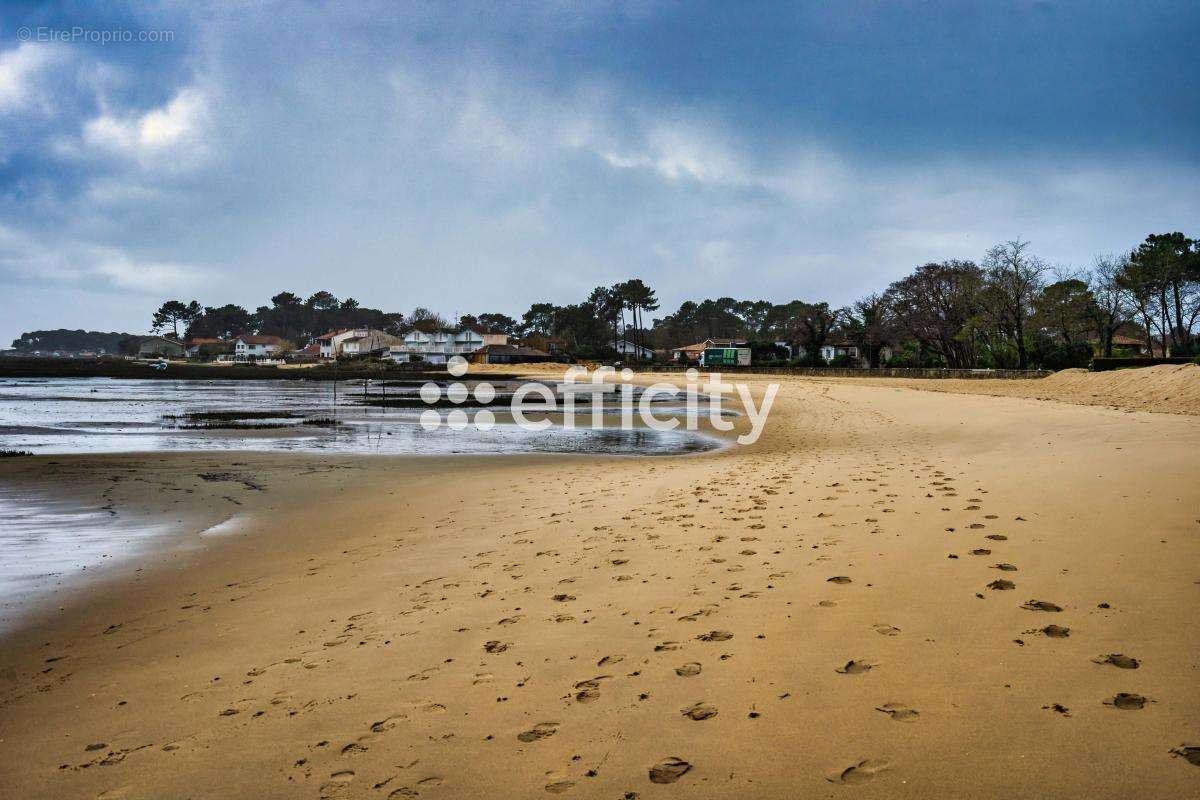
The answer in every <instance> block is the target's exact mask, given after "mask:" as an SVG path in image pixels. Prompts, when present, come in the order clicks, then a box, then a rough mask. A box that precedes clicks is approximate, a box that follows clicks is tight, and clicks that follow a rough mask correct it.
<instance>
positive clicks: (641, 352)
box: [613, 339, 654, 361]
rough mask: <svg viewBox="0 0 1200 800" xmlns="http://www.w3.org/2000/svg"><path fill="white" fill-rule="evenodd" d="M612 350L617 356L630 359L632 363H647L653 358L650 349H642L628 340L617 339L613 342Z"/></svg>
mask: <svg viewBox="0 0 1200 800" xmlns="http://www.w3.org/2000/svg"><path fill="white" fill-rule="evenodd" d="M613 349H614V350H616V351H617V354H618V355H622V356H626V357H628V358H632V359H633V360H634V361H649V360H650V359H652V358H654V350H653V348H650V347H643V346H642V345H640V344H638V343H637V342H631V341H629V340H628V339H618V340H617V341H616V342H613Z"/></svg>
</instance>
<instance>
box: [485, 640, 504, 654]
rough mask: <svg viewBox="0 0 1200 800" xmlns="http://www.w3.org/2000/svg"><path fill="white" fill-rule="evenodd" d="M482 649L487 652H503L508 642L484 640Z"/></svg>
mask: <svg viewBox="0 0 1200 800" xmlns="http://www.w3.org/2000/svg"><path fill="white" fill-rule="evenodd" d="M483 649H484V650H486V651H487V652H489V653H503V652H504V651H505V650H507V649H508V642H497V641H491V642H484V644H483Z"/></svg>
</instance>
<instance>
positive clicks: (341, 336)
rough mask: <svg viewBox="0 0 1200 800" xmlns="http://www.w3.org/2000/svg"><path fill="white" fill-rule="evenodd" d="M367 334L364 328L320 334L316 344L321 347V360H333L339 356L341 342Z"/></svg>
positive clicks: (343, 329)
mask: <svg viewBox="0 0 1200 800" xmlns="http://www.w3.org/2000/svg"><path fill="white" fill-rule="evenodd" d="M368 333H369V331H368V330H367V329H366V328H341V329H339V330H336V331H330V332H329V333H323V334H321V335H320V336H318V337H317V344H319V345H320V346H321V358H335V357H336V356H339V355H341V354H342V343H343V342H345V341H346V340H347V339H352V338H354V337H355V336H366V335H367V334H368Z"/></svg>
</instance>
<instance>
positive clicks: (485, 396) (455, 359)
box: [421, 356, 496, 431]
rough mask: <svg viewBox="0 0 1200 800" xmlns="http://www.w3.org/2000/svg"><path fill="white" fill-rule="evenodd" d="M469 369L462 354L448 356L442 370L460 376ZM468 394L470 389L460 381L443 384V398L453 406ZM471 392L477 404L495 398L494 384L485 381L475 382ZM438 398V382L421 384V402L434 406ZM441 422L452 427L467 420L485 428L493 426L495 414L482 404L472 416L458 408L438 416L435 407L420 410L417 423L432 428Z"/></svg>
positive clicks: (460, 427) (463, 425) (462, 426)
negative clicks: (444, 386)
mask: <svg viewBox="0 0 1200 800" xmlns="http://www.w3.org/2000/svg"><path fill="white" fill-rule="evenodd" d="M469 369H470V365H469V364H468V363H467V360H466V359H465V358H463V357H462V356H452V357H451V358H450V360H449V361H448V362H447V364H446V371H447V372H449V373H450V375H451V377H454V378H461V377H463V376H464V375H466V374H467V370H469ZM471 395H472V392H471V390H469V389H468V388H467V385H466V384H465V383H463V382H461V381H455V382H454V383H451V384H450V385H449V386H447V387H446V392H445V397H446V399H447V400H449V401H450V402H451V403H452V404H454V405H456V406H457V405H462V404H463V403H465V402H467V400H468V399H470V397H471ZM474 396H475V402H477V403H479V404H480V405H485V406H486V405H489V404H490V403H491V402H492V401H493V400H495V399H496V387H495V386H492V385H491V384H490V383H487V382H486V381H481V382H480V383H477V384H475V390H474ZM441 401H442V387H441V386H439V385H438V384H436V383H434V382H433V381H429V382H428V383H426V384H425V385H424V386H422V387H421V402H423V403H425V404H426V405H431V406H434V405H438V404H439V403H441ZM443 424H444V425H445V426H446V427H448V428H449V429H450V430H452V431H461V430H464V429H466V428H467V426H468V425H471V424H474V425H475V427H476V428H477V429H479V430H481V431H486V430H490V429H491V428H492V427H494V426H495V424H496V415H495V414H493V413H492V412H491V411H490V410H489V409H486V408H483V409H480V410H479V411H476V412H475V414H474V416H473V417H472V416H471V415H468V414H467V412H466V411H464V410H463V409H461V408H454V409H451V410H450V411H449V412H447V414H446V416H445V418H443V417H442V414H441V413H440V412H439V411H437V410H436V409H433V408H427V409H425V410H424V411H422V412H421V427H422V428H424V429H425V430H427V431H436V430H437V429H438V428H440V427H442V425H443Z"/></svg>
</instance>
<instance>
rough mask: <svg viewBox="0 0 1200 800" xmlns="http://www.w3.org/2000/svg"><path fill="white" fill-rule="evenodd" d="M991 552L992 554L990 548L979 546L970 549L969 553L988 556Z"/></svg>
mask: <svg viewBox="0 0 1200 800" xmlns="http://www.w3.org/2000/svg"><path fill="white" fill-rule="evenodd" d="M991 554H992V551H991V550H987V549H985V548H983V547H979V548H976V549H975V550H972V551H971V555H973V556H990V555H991Z"/></svg>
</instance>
